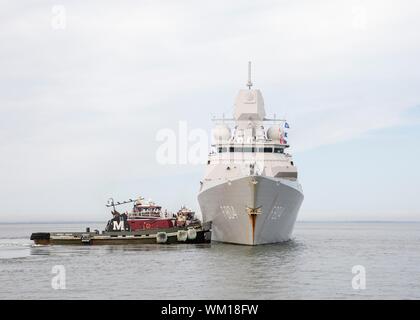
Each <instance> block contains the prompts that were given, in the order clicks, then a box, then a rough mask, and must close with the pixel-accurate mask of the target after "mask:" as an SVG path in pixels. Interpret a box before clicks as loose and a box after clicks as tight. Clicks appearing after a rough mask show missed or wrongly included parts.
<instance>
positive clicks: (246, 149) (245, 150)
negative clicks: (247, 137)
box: [244, 147, 255, 152]
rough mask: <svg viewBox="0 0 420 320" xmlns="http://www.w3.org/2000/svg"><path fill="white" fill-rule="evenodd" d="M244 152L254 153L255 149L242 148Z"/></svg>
mask: <svg viewBox="0 0 420 320" xmlns="http://www.w3.org/2000/svg"><path fill="white" fill-rule="evenodd" d="M244 152H255V148H251V147H248V148H244Z"/></svg>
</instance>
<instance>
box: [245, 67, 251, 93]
mask: <svg viewBox="0 0 420 320" xmlns="http://www.w3.org/2000/svg"><path fill="white" fill-rule="evenodd" d="M246 86H247V87H248V89H249V90H251V87H252V82H251V61H248V82H247V84H246Z"/></svg>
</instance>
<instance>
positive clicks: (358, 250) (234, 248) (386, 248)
mask: <svg viewBox="0 0 420 320" xmlns="http://www.w3.org/2000/svg"><path fill="white" fill-rule="evenodd" d="M86 226H90V227H91V229H92V230H93V229H95V228H97V229H99V230H102V229H103V228H104V225H103V224H97V225H95V224H86V223H83V224H0V298H1V299H33V298H36V299H96V298H97V299H197V298H198V299H373V298H378V299H420V223H308V222H306V223H297V225H296V228H295V232H294V236H293V240H291V241H289V242H287V243H283V244H276V245H264V246H258V247H248V246H238V245H227V244H216V243H212V244H205V245H182V244H181V245H144V246H92V247H89V246H33V245H32V244H31V241H30V240H29V236H30V234H31V233H32V232H34V231H80V230H84V228H85V227H86ZM55 265H62V266H64V268H65V275H66V289H64V290H56V289H53V288H52V286H51V281H52V278H53V277H54V276H55V274H53V273H52V268H53V267H54V266H55ZM355 265H361V266H363V267H364V268H365V271H366V289H364V290H355V289H353V287H352V278H353V277H354V276H355V275H354V274H353V273H352V267H353V266H355Z"/></svg>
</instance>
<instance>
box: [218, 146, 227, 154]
mask: <svg viewBox="0 0 420 320" xmlns="http://www.w3.org/2000/svg"><path fill="white" fill-rule="evenodd" d="M226 151H227V149H226V148H224V147H219V148H217V152H218V153H221V152H226Z"/></svg>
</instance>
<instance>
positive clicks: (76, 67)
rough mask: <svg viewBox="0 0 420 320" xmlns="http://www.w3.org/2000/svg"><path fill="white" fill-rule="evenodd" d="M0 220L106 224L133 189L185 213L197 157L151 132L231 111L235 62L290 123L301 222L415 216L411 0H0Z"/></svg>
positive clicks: (238, 80) (417, 123) (417, 66)
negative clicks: (164, 151) (190, 159)
mask: <svg viewBox="0 0 420 320" xmlns="http://www.w3.org/2000/svg"><path fill="white" fill-rule="evenodd" d="M0 9H1V10H0V130H1V136H0V155H1V156H0V178H1V184H0V195H1V198H0V200H1V209H0V218H1V220H2V221H46V220H52V221H71V220H99V221H102V220H107V219H108V218H109V212H108V211H107V210H106V208H105V206H104V205H105V203H106V201H107V199H108V198H109V197H110V196H113V197H114V198H115V199H118V200H125V199H127V198H132V197H136V196H138V195H143V196H144V197H146V198H152V199H154V200H155V201H156V202H158V203H160V204H161V205H163V206H164V207H165V208H168V209H169V210H176V209H178V208H179V207H180V206H181V205H182V204H186V205H188V206H190V207H192V208H194V209H197V210H198V203H197V200H196V195H197V191H198V187H199V180H200V179H201V177H202V175H203V170H204V166H203V165H185V164H179V165H162V164H159V163H158V162H157V161H156V157H155V154H156V150H157V148H158V147H159V145H160V142H158V141H157V140H156V135H157V133H158V132H159V130H162V129H164V128H170V129H172V130H175V132H176V133H177V132H178V126H179V123H180V121H187V126H188V128H189V129H197V128H199V129H204V130H206V131H208V130H210V128H211V121H210V119H211V116H212V115H220V114H222V113H225V114H226V115H227V116H230V113H231V112H232V110H233V108H232V106H233V101H234V98H235V96H236V94H237V91H238V90H239V89H243V88H245V83H246V77H247V69H246V68H247V61H248V60H252V61H253V82H254V85H255V87H256V88H259V89H261V90H262V93H263V96H264V100H265V106H266V112H267V114H268V115H272V114H273V113H276V114H277V115H278V116H279V117H280V116H281V117H287V119H288V120H289V123H290V126H291V130H290V133H289V143H290V144H291V145H292V150H291V151H292V152H293V154H294V156H295V163H296V164H297V166H298V168H299V174H300V180H301V183H302V185H303V189H304V193H305V200H304V204H303V206H302V209H301V213H300V215H299V220H420V200H419V190H420V182H419V181H420V169H419V166H418V159H419V157H420V142H419V141H420V107H419V106H420V89H419V88H420V74H419V72H420V59H419V57H420V41H419V30H420V19H419V16H420V4H418V3H416V2H415V1H408V0H406V1H387V0H381V1H379V0H378V1H375V0H372V1H255V0H254V1H230V2H229V1H226V0H224V1H192V0H191V1H141V0H140V1H103V0H102V1H75V0H72V1H64V0H62V1H60V2H56V1H27V0H25V1H23V0H22V1H4V0H0Z"/></svg>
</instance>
